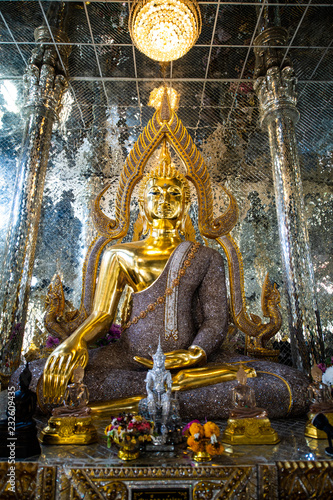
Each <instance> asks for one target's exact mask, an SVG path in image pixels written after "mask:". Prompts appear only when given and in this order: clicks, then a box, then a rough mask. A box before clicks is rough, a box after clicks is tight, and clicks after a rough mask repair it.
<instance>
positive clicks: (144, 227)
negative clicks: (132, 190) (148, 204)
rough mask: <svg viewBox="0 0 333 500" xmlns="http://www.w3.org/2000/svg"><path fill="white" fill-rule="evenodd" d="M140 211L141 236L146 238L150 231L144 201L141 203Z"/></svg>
mask: <svg viewBox="0 0 333 500" xmlns="http://www.w3.org/2000/svg"><path fill="white" fill-rule="evenodd" d="M139 210H140V212H139V218H140V223H141V224H142V229H141V231H142V232H141V236H146V234H147V233H148V231H149V222H148V219H147V215H146V211H145V207H144V203H143V202H142V201H139Z"/></svg>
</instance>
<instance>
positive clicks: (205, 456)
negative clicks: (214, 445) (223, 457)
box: [193, 451, 212, 462]
mask: <svg viewBox="0 0 333 500" xmlns="http://www.w3.org/2000/svg"><path fill="white" fill-rule="evenodd" d="M211 459H212V456H211V455H210V453H208V451H195V452H194V454H193V460H195V461H196V462H209V461H210V460H211Z"/></svg>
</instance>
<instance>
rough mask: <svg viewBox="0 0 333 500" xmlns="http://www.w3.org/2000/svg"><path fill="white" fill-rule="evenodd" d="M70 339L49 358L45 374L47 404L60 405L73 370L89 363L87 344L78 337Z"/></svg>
mask: <svg viewBox="0 0 333 500" xmlns="http://www.w3.org/2000/svg"><path fill="white" fill-rule="evenodd" d="M72 337H73V336H71V337H69V338H68V339H66V340H65V341H64V342H62V344H60V345H59V346H58V347H57V348H56V349H55V350H54V351H53V352H52V354H51V355H50V356H49V358H48V360H47V362H46V365H45V368H44V374H43V394H44V400H45V403H54V404H57V403H60V402H61V401H62V398H63V396H64V394H65V390H66V387H67V385H68V383H69V381H70V378H71V376H72V373H73V370H74V369H75V368H77V367H78V366H82V367H83V368H84V367H85V366H86V365H87V363H88V349H87V343H86V341H85V340H83V339H78V338H77V337H76V338H75V337H73V338H72Z"/></svg>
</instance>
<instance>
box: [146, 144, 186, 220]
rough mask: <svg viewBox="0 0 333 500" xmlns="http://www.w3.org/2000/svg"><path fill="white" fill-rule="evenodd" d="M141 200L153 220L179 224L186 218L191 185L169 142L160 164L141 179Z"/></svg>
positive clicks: (163, 146) (147, 216)
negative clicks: (174, 160)
mask: <svg viewBox="0 0 333 500" xmlns="http://www.w3.org/2000/svg"><path fill="white" fill-rule="evenodd" d="M139 203H140V208H141V213H142V215H143V216H144V217H145V218H146V219H147V221H148V223H149V224H152V223H153V221H159V220H168V221H170V222H172V221H173V223H174V224H173V225H174V226H175V227H179V226H180V225H181V224H182V223H183V221H184V220H185V217H186V215H187V212H188V209H189V206H190V188H189V185H188V182H187V180H186V178H185V177H184V175H183V174H181V173H180V172H179V171H178V170H177V169H176V168H175V167H174V166H173V165H172V163H171V158H170V154H169V151H168V148H167V145H166V143H165V142H164V143H163V145H162V151H161V156H160V159H159V163H158V165H157V166H156V167H154V168H153V169H152V170H151V171H150V172H148V173H147V174H146V175H145V177H144V178H143V179H142V181H141V184H140V190H139Z"/></svg>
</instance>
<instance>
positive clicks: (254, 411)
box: [230, 366, 267, 418]
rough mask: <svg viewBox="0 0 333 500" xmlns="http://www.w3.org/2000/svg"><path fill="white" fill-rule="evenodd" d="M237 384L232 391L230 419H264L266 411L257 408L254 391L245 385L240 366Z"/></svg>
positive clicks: (243, 374)
mask: <svg viewBox="0 0 333 500" xmlns="http://www.w3.org/2000/svg"><path fill="white" fill-rule="evenodd" d="M237 380H238V384H237V385H236V386H235V387H234V388H233V390H232V402H233V406H234V408H233V409H232V410H231V412H230V417H231V418H265V417H267V411H266V410H264V409H262V408H257V406H256V398H255V394H254V390H253V389H252V388H251V387H249V386H248V385H247V375H246V372H245V370H244V368H243V366H241V367H240V368H239V370H238V372H237Z"/></svg>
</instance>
